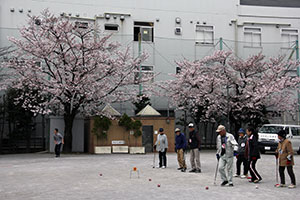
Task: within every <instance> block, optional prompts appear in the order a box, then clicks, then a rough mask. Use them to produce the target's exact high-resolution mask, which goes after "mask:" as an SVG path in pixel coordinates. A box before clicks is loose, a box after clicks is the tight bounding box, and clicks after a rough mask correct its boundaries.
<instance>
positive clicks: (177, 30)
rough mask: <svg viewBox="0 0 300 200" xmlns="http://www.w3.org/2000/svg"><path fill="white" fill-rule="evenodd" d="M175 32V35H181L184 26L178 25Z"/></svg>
mask: <svg viewBox="0 0 300 200" xmlns="http://www.w3.org/2000/svg"><path fill="white" fill-rule="evenodd" d="M174 32H175V35H181V34H182V28H181V27H176V28H175V30H174Z"/></svg>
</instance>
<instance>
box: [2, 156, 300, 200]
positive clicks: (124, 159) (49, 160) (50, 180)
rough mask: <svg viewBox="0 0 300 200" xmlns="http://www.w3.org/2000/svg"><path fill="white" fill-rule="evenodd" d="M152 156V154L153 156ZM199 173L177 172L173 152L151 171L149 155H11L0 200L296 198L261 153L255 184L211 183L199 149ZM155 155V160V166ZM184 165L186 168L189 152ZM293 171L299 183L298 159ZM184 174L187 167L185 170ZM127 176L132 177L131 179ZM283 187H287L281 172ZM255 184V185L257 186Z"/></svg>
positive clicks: (5, 160) (211, 166)
mask: <svg viewBox="0 0 300 200" xmlns="http://www.w3.org/2000/svg"><path fill="white" fill-rule="evenodd" d="M155 155H156V156H157V154H155ZM200 155H201V165H202V173H197V174H196V173H189V172H188V171H187V172H185V173H184V172H180V171H178V170H177V167H178V165H177V157H176V154H175V153H168V154H167V158H168V166H167V168H166V169H157V168H153V153H152V154H145V155H129V154H111V155H88V154H62V156H61V157H60V158H54V155H53V154H14V155H0V169H1V170H0V177H1V178H0V199H5V200H15V199H26V200H31V199H43V200H47V199H70V200H71V199H72V200H74V199H222V200H225V199H263V200H266V199H273V200H275V199H297V197H299V193H300V186H298V187H297V188H295V189H288V188H275V187H274V184H275V183H276V179H275V157H274V155H273V154H264V155H262V159H261V160H259V161H258V164H257V169H258V171H259V172H260V174H261V175H262V178H263V180H262V182H261V183H259V184H253V183H249V182H248V180H246V179H240V178H234V179H233V181H234V187H227V186H225V187H221V186H220V183H221V180H220V177H219V175H218V177H217V185H214V184H213V183H214V174H215V169H216V164H217V161H216V158H215V151H201V154H200ZM157 161H158V156H157V157H156V165H157ZM186 161H187V164H188V167H189V166H190V163H189V154H187V157H186ZM295 163H296V165H295V166H294V172H295V175H296V180H297V181H298V183H299V181H300V166H299V163H300V156H299V155H295ZM188 170H189V168H188ZM130 174H131V178H130ZM286 183H287V184H289V183H290V179H289V176H288V175H287V173H286ZM256 186H258V187H256Z"/></svg>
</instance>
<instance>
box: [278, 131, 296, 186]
mask: <svg viewBox="0 0 300 200" xmlns="http://www.w3.org/2000/svg"><path fill="white" fill-rule="evenodd" d="M277 135H278V139H279V143H278V147H277V150H276V152H275V156H276V159H278V158H279V175H280V184H279V185H276V187H286V186H285V177H284V170H285V168H287V171H288V174H289V176H290V179H291V185H289V187H288V188H295V187H296V178H295V174H294V171H293V165H294V156H293V155H294V152H293V148H292V143H291V141H289V140H288V139H286V132H285V131H284V130H280V131H279V132H278V133H277Z"/></svg>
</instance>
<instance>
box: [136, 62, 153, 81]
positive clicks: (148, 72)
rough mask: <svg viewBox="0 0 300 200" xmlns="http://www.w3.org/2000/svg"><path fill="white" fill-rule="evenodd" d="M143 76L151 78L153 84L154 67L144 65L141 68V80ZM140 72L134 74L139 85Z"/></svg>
mask: <svg viewBox="0 0 300 200" xmlns="http://www.w3.org/2000/svg"><path fill="white" fill-rule="evenodd" d="M137 70H139V68H137ZM143 76H145V77H147V78H149V77H150V78H151V82H153V81H154V70H153V66H151V65H142V66H141V78H143ZM139 77H140V76H139V72H135V74H134V82H135V83H138V82H139Z"/></svg>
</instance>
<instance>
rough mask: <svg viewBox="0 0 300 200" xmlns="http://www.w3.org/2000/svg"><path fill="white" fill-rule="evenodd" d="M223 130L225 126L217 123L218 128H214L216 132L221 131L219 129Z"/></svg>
mask: <svg viewBox="0 0 300 200" xmlns="http://www.w3.org/2000/svg"><path fill="white" fill-rule="evenodd" d="M223 130H225V126H223V125H219V126H218V129H217V130H216V132H217V133H219V132H221V131H223Z"/></svg>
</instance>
